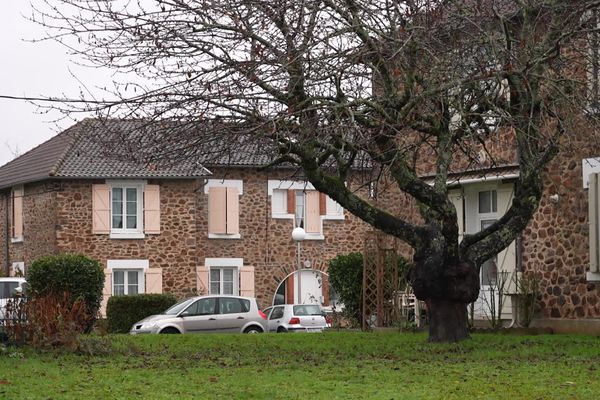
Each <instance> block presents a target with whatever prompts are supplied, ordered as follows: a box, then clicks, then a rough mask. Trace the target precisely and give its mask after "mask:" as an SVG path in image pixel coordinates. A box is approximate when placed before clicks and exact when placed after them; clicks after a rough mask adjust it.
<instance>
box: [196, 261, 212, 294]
mask: <svg viewBox="0 0 600 400" xmlns="http://www.w3.org/2000/svg"><path fill="white" fill-rule="evenodd" d="M196 277H197V279H196V290H197V292H198V295H206V294H208V293H209V289H210V287H209V281H208V268H207V267H204V266H202V267H197V268H196Z"/></svg>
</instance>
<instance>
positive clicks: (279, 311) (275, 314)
mask: <svg viewBox="0 0 600 400" xmlns="http://www.w3.org/2000/svg"><path fill="white" fill-rule="evenodd" d="M279 318H283V307H274V308H273V311H272V312H271V315H270V316H269V319H279Z"/></svg>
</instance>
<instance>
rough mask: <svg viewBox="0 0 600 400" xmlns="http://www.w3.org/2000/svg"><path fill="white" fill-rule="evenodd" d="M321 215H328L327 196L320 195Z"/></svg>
mask: <svg viewBox="0 0 600 400" xmlns="http://www.w3.org/2000/svg"><path fill="white" fill-rule="evenodd" d="M319 214H321V215H327V195H326V194H325V193H319Z"/></svg>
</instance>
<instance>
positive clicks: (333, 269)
mask: <svg viewBox="0 0 600 400" xmlns="http://www.w3.org/2000/svg"><path fill="white" fill-rule="evenodd" d="M327 272H328V274H329V283H330V284H331V286H332V287H333V289H334V290H335V291H336V293H337V294H338V295H339V296H340V301H341V302H342V303H343V304H344V315H345V316H346V317H349V318H354V319H356V320H358V321H360V320H361V308H362V281H363V256H362V254H361V253H350V254H340V255H338V256H337V257H335V258H333V259H331V260H330V261H329V269H328V271H327Z"/></svg>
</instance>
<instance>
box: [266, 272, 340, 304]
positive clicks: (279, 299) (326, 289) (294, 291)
mask: <svg viewBox="0 0 600 400" xmlns="http://www.w3.org/2000/svg"><path fill="white" fill-rule="evenodd" d="M298 277H300V292H301V293H300V296H298V286H299V285H298V283H299V282H298ZM337 302H338V300H337V295H336V293H335V291H334V290H333V289H332V288H331V286H330V284H329V275H328V274H327V273H326V272H323V271H319V270H317V269H302V270H300V271H294V272H292V273H290V274H289V275H287V276H286V277H285V278H284V279H283V280H282V281H281V282H280V283H279V286H278V287H277V290H276V291H275V294H274V296H273V301H272V305H279V304H318V305H319V306H321V307H323V308H330V307H332V306H337Z"/></svg>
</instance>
